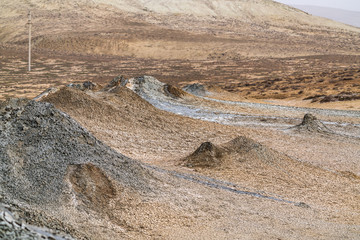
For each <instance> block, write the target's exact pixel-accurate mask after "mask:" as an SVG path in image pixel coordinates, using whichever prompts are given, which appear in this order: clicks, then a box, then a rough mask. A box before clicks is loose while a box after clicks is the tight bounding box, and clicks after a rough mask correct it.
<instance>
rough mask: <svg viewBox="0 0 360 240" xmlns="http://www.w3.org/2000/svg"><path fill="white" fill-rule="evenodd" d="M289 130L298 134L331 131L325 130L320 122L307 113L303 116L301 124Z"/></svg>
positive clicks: (329, 131)
mask: <svg viewBox="0 0 360 240" xmlns="http://www.w3.org/2000/svg"><path fill="white" fill-rule="evenodd" d="M290 129H293V130H295V131H298V132H310V133H311V132H312V133H332V131H331V130H330V129H329V128H327V127H326V126H325V125H324V124H323V123H322V122H321V121H320V120H318V119H317V118H316V117H315V116H314V115H312V114H309V113H307V114H305V116H304V118H303V120H302V122H301V123H300V124H299V125H296V126H295V127H292V128H290Z"/></svg>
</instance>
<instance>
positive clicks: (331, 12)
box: [293, 5, 360, 27]
mask: <svg viewBox="0 0 360 240" xmlns="http://www.w3.org/2000/svg"><path fill="white" fill-rule="evenodd" d="M293 6H294V7H296V8H298V9H300V10H303V11H305V12H307V13H309V14H312V15H315V16H319V17H324V18H328V19H331V20H334V21H337V22H341V23H345V24H349V25H352V26H355V27H360V12H359V11H349V10H344V9H338V8H329V7H320V6H311V5H293Z"/></svg>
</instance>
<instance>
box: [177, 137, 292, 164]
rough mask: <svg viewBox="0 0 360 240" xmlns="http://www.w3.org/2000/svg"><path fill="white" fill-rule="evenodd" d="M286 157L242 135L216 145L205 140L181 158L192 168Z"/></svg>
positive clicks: (261, 161)
mask: <svg viewBox="0 0 360 240" xmlns="http://www.w3.org/2000/svg"><path fill="white" fill-rule="evenodd" d="M281 158H286V157H285V156H283V155H282V154H280V153H278V152H276V151H274V150H272V149H270V148H267V147H266V146H263V145H261V144H260V143H257V142H255V141H254V140H252V139H250V138H247V137H244V136H240V137H237V138H235V139H233V140H231V141H230V142H227V143H224V144H221V145H215V144H212V143H210V142H205V143H202V144H201V145H200V147H199V148H198V149H196V151H195V152H194V153H192V154H191V155H189V156H187V157H185V158H184V159H182V160H181V163H182V165H184V166H186V167H192V168H216V167H234V166H240V165H249V164H250V165H252V164H255V165H259V166H260V165H264V164H265V165H267V164H270V165H271V164H272V163H273V162H276V161H278V160H279V159H281Z"/></svg>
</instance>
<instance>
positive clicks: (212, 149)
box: [184, 142, 224, 168]
mask: <svg viewBox="0 0 360 240" xmlns="http://www.w3.org/2000/svg"><path fill="white" fill-rule="evenodd" d="M223 155H224V150H223V149H221V148H220V147H218V146H216V145H214V144H212V143H211V142H204V143H202V144H201V145H200V147H199V148H198V149H196V150H195V152H193V153H192V154H191V155H190V156H188V157H186V158H185V159H184V165H185V166H187V167H204V168H207V167H210V168H211V167H216V166H219V165H221V162H222V158H223Z"/></svg>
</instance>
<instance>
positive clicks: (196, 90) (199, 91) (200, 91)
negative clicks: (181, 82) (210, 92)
mask: <svg viewBox="0 0 360 240" xmlns="http://www.w3.org/2000/svg"><path fill="white" fill-rule="evenodd" d="M183 90H184V91H186V92H188V93H191V94H193V95H196V96H206V95H207V94H206V90H205V87H204V85H202V84H199V83H194V84H189V85H186V86H185V87H183Z"/></svg>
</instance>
